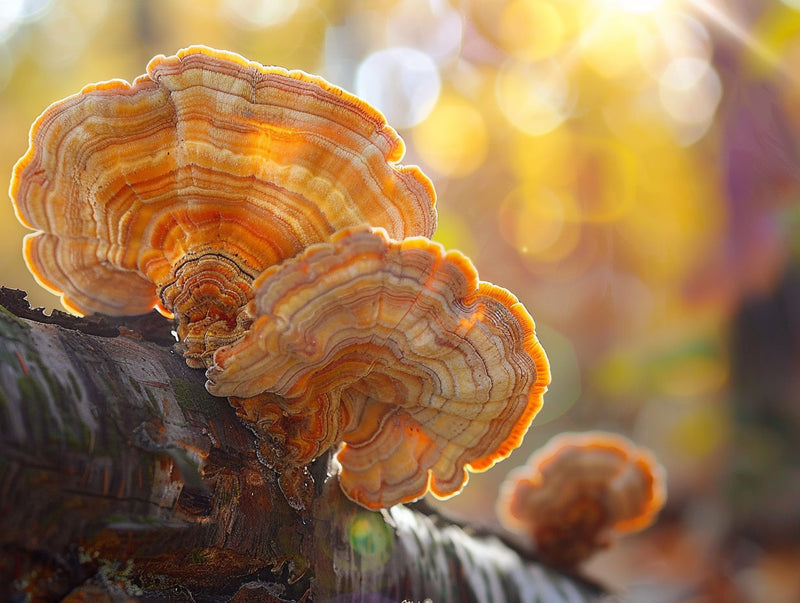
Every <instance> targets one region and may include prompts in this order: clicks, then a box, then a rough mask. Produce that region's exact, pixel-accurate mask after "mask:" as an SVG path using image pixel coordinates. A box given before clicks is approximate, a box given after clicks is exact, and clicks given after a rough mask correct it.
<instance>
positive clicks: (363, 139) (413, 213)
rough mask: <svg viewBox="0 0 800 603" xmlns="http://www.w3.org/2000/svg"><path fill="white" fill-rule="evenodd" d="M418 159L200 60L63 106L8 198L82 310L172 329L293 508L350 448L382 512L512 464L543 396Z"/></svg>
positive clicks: (255, 67)
mask: <svg viewBox="0 0 800 603" xmlns="http://www.w3.org/2000/svg"><path fill="white" fill-rule="evenodd" d="M403 153H404V149H403V143H402V140H401V139H400V138H399V136H398V135H397V133H396V132H395V131H394V130H393V129H392V128H391V127H390V126H388V125H387V124H386V122H385V120H384V118H383V116H382V115H380V113H378V112H377V111H376V110H375V109H373V108H372V107H370V106H369V105H367V104H366V103H364V102H363V101H361V100H359V99H357V98H355V97H354V96H352V95H350V94H348V93H347V92H345V91H343V90H341V89H339V88H336V87H334V86H332V85H331V84H329V83H327V82H325V81H324V80H322V79H320V78H318V77H314V76H310V75H308V74H306V73H303V72H299V71H286V70H284V69H280V68H274V67H264V66H262V65H260V64H258V63H254V62H250V61H247V60H246V59H244V58H242V57H240V56H238V55H235V54H232V53H228V52H222V51H217V50H212V49H209V48H207V47H203V46H193V47H190V48H187V49H184V50H181V51H179V52H178V53H177V54H176V55H175V56H171V57H165V56H158V57H155V58H154V59H153V60H152V61H151V62H150V64H149V65H148V67H147V73H146V74H145V75H142V76H140V77H138V78H137V79H135V80H134V81H133V83H128V82H125V81H122V80H112V81H109V82H103V83H100V84H95V85H91V86H87V87H86V88H84V89H83V90H82V91H81V92H80V93H78V94H76V95H74V96H71V97H69V98H67V99H64V100H62V101H60V102H57V103H55V104H53V105H51V106H50V107H49V108H47V109H46V110H45V111H44V113H42V115H41V116H40V117H39V118H38V119H37V120H36V122H35V123H34V125H33V127H32V129H31V134H30V147H29V149H28V151H27V153H26V154H25V155H24V156H23V157H22V158H21V159H20V160H19V162H18V163H17V165H16V167H15V169H14V174H13V178H12V183H11V197H12V199H13V201H14V204H15V208H16V212H17V216H18V218H19V220H20V221H21V222H22V223H23V224H25V225H26V226H28V227H29V228H31V229H34V230H35V231H36V232H34V233H32V234H30V235H28V236H27V237H26V239H25V243H24V255H25V259H26V262H27V264H28V266H29V268H30V269H31V271H32V272H33V274H34V275H35V277H36V278H37V280H38V281H39V282H40V283H41V284H42V285H43V286H45V287H46V288H48V289H49V290H51V291H53V292H55V293H57V294H58V295H60V296H61V299H62V302H63V304H64V305H65V306H66V307H67V308H69V309H71V310H73V311H75V312H77V313H81V314H84V313H91V312H100V313H105V314H111V315H128V314H140V313H144V312H146V311H149V310H151V309H152V308H156V309H158V310H159V311H160V312H161V313H162V314H164V315H165V316H167V317H171V318H172V317H174V319H175V321H176V332H177V334H178V337H179V339H180V344H179V345H180V347H181V349H182V351H183V353H184V356H185V358H186V361H187V363H188V364H189V365H190V366H192V367H196V368H206V369H207V377H208V383H207V387H208V389H209V391H210V392H212V393H214V394H216V395H219V396H228V397H229V400H230V402H231V403H232V404H233V405H234V407H236V408H237V412H238V413H239V415H240V416H241V417H242V419H243V420H245V421H246V422H248V423H249V424H250V425H251V426H253V427H254V429H255V431H256V432H257V433H258V434H259V435H260V436H261V443H260V453H261V456H262V458H263V460H264V461H265V462H266V463H268V464H272V465H274V466H275V467H276V468H277V469H279V471H280V472H281V474H282V478H281V485H282V487H283V488H284V492H287V493H289V492H294V491H295V490H297V487H296V486H297V484H296V481H297V479H300V478H298V475H299V476H301V478H302V476H303V475H304V473H303V472H304V467H305V465H307V464H308V463H309V462H310V461H312V460H313V459H315V458H317V457H318V456H320V455H321V454H323V453H324V452H326V451H327V450H329V449H336V450H337V457H336V458H337V460H338V463H339V465H340V475H339V480H340V484H341V486H342V489H343V490H344V492H345V494H347V496H349V497H350V498H351V499H353V500H355V501H356V502H358V503H360V504H362V505H364V506H366V507H368V508H381V507H387V506H390V505H393V504H395V503H398V502H403V501H409V500H413V499H416V498H418V497H420V496H422V495H423V494H425V493H426V492H427V491H429V490H430V491H431V492H433V494H434V495H436V496H439V497H447V496H452V495H453V494H456V493H457V492H458V491H460V489H461V488H462V487H463V485H464V484H465V483H466V480H467V470H473V471H481V470H484V469H487V468H489V467H491V466H492V465H493V464H494V463H495V462H496V461H498V460H500V459H503V458H505V457H506V456H508V454H509V453H510V452H511V450H513V449H514V448H515V447H516V446H518V445H519V443H520V441H521V439H522V437H523V435H524V434H525V431H526V430H527V428H528V425H529V424H530V422H531V420H532V419H533V417H534V415H535V414H536V412H537V411H538V409H539V407H540V406H541V403H542V396H543V394H544V391H545V390H546V388H547V385H548V383H549V367H548V363H547V359H546V356H545V354H544V352H543V350H542V348H541V346H540V345H539V342H538V341H537V339H536V336H535V334H534V325H533V321H532V319H531V317H530V315H529V314H528V312H527V311H526V310H525V308H524V307H523V306H522V305H521V304H520V303H519V301H518V300H517V299H516V297H514V296H513V295H512V294H511V293H509V292H508V291H506V290H505V289H502V288H500V287H496V286H494V285H491V284H488V283H484V282H481V281H479V280H478V277H477V274H476V272H475V269H474V267H473V266H472V264H471V263H470V261H469V260H468V259H467V258H466V257H464V256H463V255H462V254H461V253H459V252H456V251H450V252H447V251H445V250H444V249H443V248H442V247H441V246H440V245H439V244H437V243H434V242H432V241H431V240H430V237H431V236H432V235H433V233H434V231H435V228H436V210H435V193H434V190H433V186H432V184H431V182H430V180H429V179H428V178H427V177H426V176H425V175H424V174H423V173H422V172H421V171H420V170H419V169H418V168H416V167H414V166H401V165H398V161H399V160H400V159H401V158H402V156H403ZM287 498H289V499H290V501H293V502H294V503H295V504H296V506H302V505H303V502H302V500H301V499H302V496H300V495H297V496H287Z"/></svg>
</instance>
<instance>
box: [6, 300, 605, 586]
mask: <svg viewBox="0 0 800 603" xmlns="http://www.w3.org/2000/svg"><path fill="white" fill-rule="evenodd" d="M173 344H174V339H173V337H172V335H171V324H170V323H169V322H168V321H166V320H165V319H163V318H162V317H160V316H158V315H157V314H155V313H154V314H151V315H147V316H143V317H134V318H125V319H117V318H109V317H87V318H76V317H74V316H70V315H67V314H64V313H60V312H53V314H52V315H50V316H46V315H44V314H43V313H42V312H41V311H39V310H32V309H31V308H29V307H28V304H27V302H26V300H25V298H24V293H21V292H16V291H11V290H8V289H0V600H9V601H25V600H33V601H51V600H61V599H65V598H66V600H70V601H94V600H99V601H127V600H142V601H148V600H160V601H163V600H168V601H229V600H231V601H402V600H404V599H405V600H411V601H422V600H425V599H430V600H432V601H436V602H438V601H487V602H488V601H491V602H501V601H547V602H550V601H553V602H559V601H596V600H600V599H603V598H604V597H605V595H604V594H603V592H602V591H601V589H599V588H598V587H596V586H595V585H592V584H591V583H589V582H586V581H584V580H581V579H580V578H578V577H575V576H567V575H564V574H561V573H559V572H557V571H555V570H552V569H549V568H547V567H545V566H543V565H541V564H539V563H537V562H536V561H535V559H532V558H531V557H530V556H529V555H527V554H526V552H525V551H524V550H521V549H519V548H518V547H515V546H513V545H512V544H511V543H509V542H507V541H505V540H503V539H502V538H500V537H498V536H496V535H492V534H474V533H470V530H469V529H468V528H466V529H465V527H464V526H459V525H456V524H455V523H453V522H449V521H447V520H445V519H443V518H441V517H439V516H437V515H436V514H435V513H431V512H430V511H428V510H426V507H425V505H424V504H423V505H420V504H417V505H411V506H403V505H398V506H396V507H393V508H391V509H388V510H384V511H380V512H375V511H367V510H366V509H363V508H361V507H359V506H358V505H356V504H354V503H352V502H351V501H349V500H348V499H346V498H345V497H344V495H343V494H342V493H341V491H340V489H339V487H338V483H337V481H336V478H335V475H331V474H332V473H333V472H332V470H330V463H329V459H328V458H327V457H326V458H320V459H317V461H315V462H314V464H313V465H312V466H311V468H310V469H311V473H312V474H313V475H314V476H315V490H314V499H313V503H312V504H311V506H310V507H309V508H308V509H306V510H305V511H297V510H295V509H293V508H291V507H290V506H289V505H288V504H287V503H286V500H285V498H284V496H283V495H282V493H281V491H280V489H279V487H278V485H277V480H276V475H275V474H274V472H272V470H270V469H268V468H267V467H265V466H263V465H262V464H261V463H259V461H258V458H257V457H256V454H255V452H254V451H255V437H254V435H253V434H252V433H251V432H250V431H249V430H248V429H247V428H246V427H244V426H243V424H242V423H240V422H239V421H238V419H237V418H236V416H235V413H234V411H233V409H232V408H231V407H230V406H229V405H228V403H227V401H226V400H225V399H223V398H216V397H214V396H211V395H210V394H208V392H206V390H205V387H204V382H205V377H204V374H203V371H200V370H196V369H190V368H188V367H187V366H186V363H185V362H184V361H183V359H182V358H181V356H180V354H178V353H176V352H175V351H174V350H173Z"/></svg>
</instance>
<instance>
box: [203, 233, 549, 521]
mask: <svg viewBox="0 0 800 603" xmlns="http://www.w3.org/2000/svg"><path fill="white" fill-rule="evenodd" d="M254 286H255V288H256V294H255V299H254V300H253V302H251V304H250V305H249V306H248V309H247V312H248V313H249V314H250V315H251V318H252V320H253V324H252V327H251V330H250V331H249V332H248V333H247V334H246V335H245V336H244V337H243V338H242V339H241V340H240V341H239V342H237V343H236V344H234V345H232V346H228V347H224V348H220V349H219V350H217V352H216V354H215V356H214V361H215V363H214V364H213V365H212V366H211V367H210V368H209V369H208V371H207V376H208V379H209V381H208V384H207V387H208V389H209V391H210V392H211V393H213V394H216V395H221V396H236V398H232V403H234V405H236V406H238V407H239V412H240V415H242V416H243V417H244V418H245V419H247V420H249V421H251V422H252V423H254V424H256V425H257V427H258V428H259V431H261V432H263V434H264V436H265V438H272V439H273V440H274V441H276V442H277V443H278V444H279V447H280V450H281V451H282V457H281V458H280V462H282V463H283V464H284V465H285V466H287V465H288V466H291V465H303V464H305V463H308V462H309V461H311V460H312V459H313V458H315V457H317V456H319V455H320V454H322V453H323V452H325V450H327V449H329V448H332V447H334V446H339V445H341V447H340V448H339V449H338V453H337V457H336V458H337V460H338V463H339V464H340V466H341V471H340V475H339V481H340V484H341V486H342V489H343V490H344V492H345V494H346V495H347V496H348V497H350V498H351V499H353V500H354V501H356V502H358V503H360V504H361V505H363V506H365V507H368V508H381V507H388V506H391V505H393V504H396V503H399V502H404V501H410V500H414V499H416V498H419V497H420V496H422V495H423V494H425V493H426V492H427V491H431V492H432V493H433V494H434V495H435V496H438V497H442V498H445V497H449V496H452V495H454V494H456V493H458V492H459V491H460V490H461V489H462V487H463V486H464V484H465V483H466V481H467V476H468V474H467V471H468V470H471V471H482V470H485V469H488V468H489V467H491V466H492V465H493V464H494V463H495V462H496V461H499V460H501V459H503V458H505V457H507V456H508V455H509V454H510V452H511V451H512V450H513V449H514V448H516V447H517V446H518V445H519V443H520V441H521V440H522V437H523V435H524V434H525V432H526V430H527V428H528V426H529V424H530V422H531V420H532V419H533V417H534V415H535V414H536V412H537V411H538V410H539V408H540V406H541V403H542V396H543V394H544V392H545V390H546V389H547V385H548V383H549V381H550V374H549V366H548V363H547V358H546V356H545V354H544V351H543V350H542V348H541V346H540V344H539V342H538V341H537V339H536V336H535V334H534V324H533V321H532V319H531V317H530V315H529V314H528V312H527V310H526V309H525V308H524V307H523V305H522V304H521V303H519V301H518V300H517V299H516V297H514V296H513V295H512V294H511V293H509V292H508V291H506V290H505V289H502V288H500V287H496V286H494V285H491V284H489V283H485V282H481V281H479V280H478V276H477V273H476V272H475V269H474V268H473V266H472V264H471V263H470V262H469V260H468V259H467V258H466V257H464V256H463V255H462V254H461V253H459V252H456V251H450V252H445V250H444V249H443V248H442V246H441V245H439V244H438V243H434V242H431V241H430V240H428V239H426V238H423V237H412V238H407V239H405V240H402V241H395V240H393V239H391V238H390V237H389V236H388V235H387V233H386V232H385V231H384V230H382V229H350V230H345V231H342V232H340V233H337V234H336V235H334V237H333V238H332V240H331V241H330V242H328V243H321V244H318V245H314V246H311V247H309V248H307V249H306V250H305V251H304V252H303V253H301V254H300V255H298V256H296V257H294V258H292V259H290V260H287V261H286V262H284V263H282V264H280V265H277V266H274V267H272V268H270V269H268V270H267V271H265V272H264V274H262V275H261V276H260V277H258V279H256V281H255V283H254ZM263 392H266V393H263Z"/></svg>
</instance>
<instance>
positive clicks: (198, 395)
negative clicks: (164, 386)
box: [172, 377, 225, 418]
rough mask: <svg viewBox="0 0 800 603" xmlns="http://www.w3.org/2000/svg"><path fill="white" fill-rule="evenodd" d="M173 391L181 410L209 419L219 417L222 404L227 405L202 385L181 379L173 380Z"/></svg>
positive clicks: (175, 378)
mask: <svg viewBox="0 0 800 603" xmlns="http://www.w3.org/2000/svg"><path fill="white" fill-rule="evenodd" d="M172 391H173V392H175V399H176V400H177V401H178V404H179V405H180V407H181V408H183V409H184V410H188V411H191V412H196V413H200V414H201V415H203V416H205V417H208V418H213V417H215V416H217V414H219V409H220V404H225V401H224V400H222V399H220V398H214V397H213V396H211V394H209V393H208V392H207V391H206V388H205V387H203V385H202V384H200V383H195V382H192V381H188V380H186V379H182V378H180V377H174V378H173V379H172Z"/></svg>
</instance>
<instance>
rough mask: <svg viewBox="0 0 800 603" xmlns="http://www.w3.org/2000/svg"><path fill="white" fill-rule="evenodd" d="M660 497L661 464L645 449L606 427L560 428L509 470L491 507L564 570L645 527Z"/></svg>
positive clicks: (662, 486) (663, 495) (662, 497)
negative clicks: (617, 537)
mask: <svg viewBox="0 0 800 603" xmlns="http://www.w3.org/2000/svg"><path fill="white" fill-rule="evenodd" d="M665 500H666V487H665V474H664V469H663V468H662V467H661V465H660V464H659V463H658V462H656V461H655V459H654V458H653V457H652V456H651V454H650V453H649V452H648V451H646V450H644V449H642V448H637V447H636V446H635V445H634V444H633V443H632V442H630V441H629V440H627V439H626V438H623V437H621V436H616V435H613V434H609V433H605V432H586V433H582V434H579V433H566V434H561V435H559V436H556V437H554V438H553V439H552V440H550V441H549V442H548V443H547V445H546V446H544V447H543V448H542V449H540V450H538V451H536V452H535V453H534V454H533V455H532V456H531V458H530V459H529V460H528V462H527V463H526V465H524V466H523V467H519V468H518V469H515V470H514V471H512V472H511V473H510V474H509V476H508V478H507V479H506V481H505V482H504V483H503V485H502V488H501V492H500V497H499V499H498V504H497V512H498V516H499V518H500V520H501V522H502V523H503V524H504V525H505V526H506V527H507V528H508V529H509V530H511V531H514V532H523V533H526V534H528V535H530V537H531V538H532V539H533V542H534V543H535V546H536V549H537V552H538V554H539V556H540V557H541V558H542V559H543V560H545V561H548V562H550V563H552V564H554V565H558V566H564V567H570V566H574V565H576V564H578V563H580V562H581V561H583V560H585V559H587V558H588V557H590V556H591V555H592V554H593V553H594V552H595V551H597V550H599V549H602V548H605V547H607V546H608V545H609V544H610V543H611V540H612V538H613V536H614V534H625V533H630V532H636V531H639V530H642V529H644V528H646V527H647V526H649V525H650V524H651V523H653V521H654V520H655V517H656V515H657V514H658V512H659V511H660V510H661V507H663V505H664V502H665Z"/></svg>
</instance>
